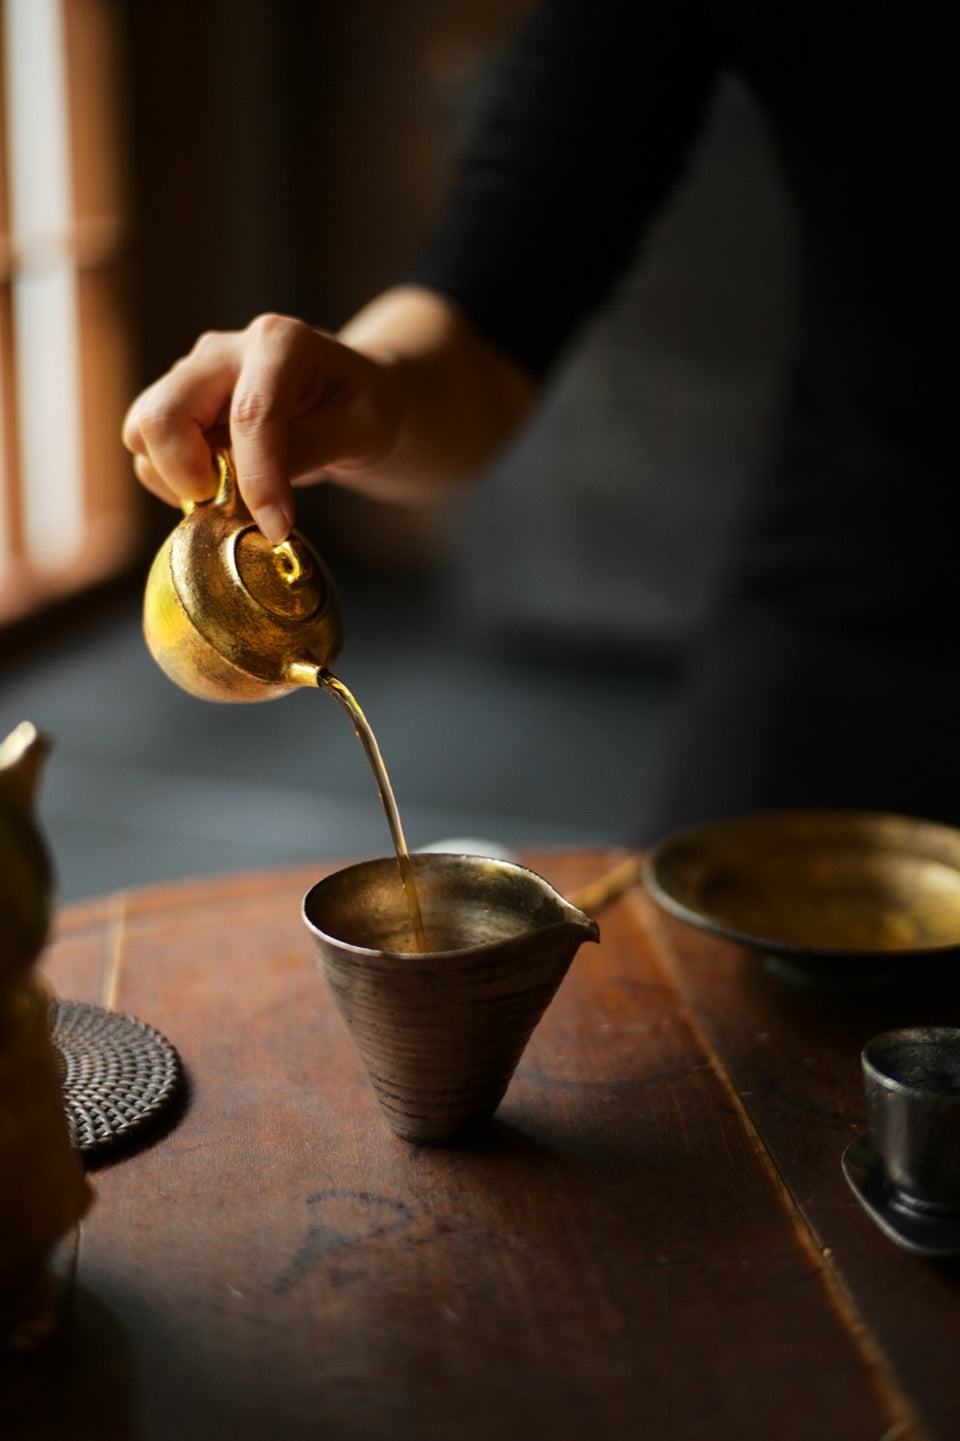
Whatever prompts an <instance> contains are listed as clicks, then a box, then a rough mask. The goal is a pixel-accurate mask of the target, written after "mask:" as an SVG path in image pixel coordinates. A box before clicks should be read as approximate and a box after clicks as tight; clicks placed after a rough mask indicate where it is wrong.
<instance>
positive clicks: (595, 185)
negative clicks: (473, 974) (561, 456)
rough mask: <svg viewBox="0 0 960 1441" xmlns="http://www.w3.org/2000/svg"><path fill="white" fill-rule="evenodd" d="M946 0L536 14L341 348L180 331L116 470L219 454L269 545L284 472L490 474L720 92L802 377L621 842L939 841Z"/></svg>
mask: <svg viewBox="0 0 960 1441" xmlns="http://www.w3.org/2000/svg"><path fill="white" fill-rule="evenodd" d="M946 8H947V7H943V6H941V5H940V4H939V3H938V0H936V3H935V0H911V3H910V4H909V5H908V4H907V3H906V0H890V3H889V4H887V5H884V6H879V7H878V6H876V5H873V4H870V3H868V0H830V3H829V4H827V3H825V0H804V3H802V4H801V3H799V0H774V3H765V4H756V3H751V0H594V3H593V4H591V5H589V6H586V5H583V4H582V0H541V3H539V4H538V5H537V6H536V7H535V8H534V9H533V10H532V12H531V13H530V14H529V16H527V17H526V18H525V20H524V21H523V23H522V24H521V25H520V26H519V28H518V32H517V35H516V37H515V39H514V40H513V41H512V43H511V44H510V46H509V47H508V48H507V50H506V52H505V54H504V55H503V56H502V57H501V58H500V61H499V63H498V67H497V69H496V72H495V75H494V78H493V79H492V80H491V82H490V83H489V85H488V86H487V89H486V93H485V96H484V102H483V104H482V105H481V106H480V113H479V115H478V116H477V119H476V122H475V124H474V127H473V130H472V133H471V136H470V138H469V139H468V141H467V142H466V144H465V146H464V150H463V154H462V157H461V160H460V163H459V167H458V171H457V175H456V177H455V180H454V183H453V185H452V187H451V193H450V196H449V198H448V201H447V204H446V206H445V209H444V212H443V214H442V216H441V219H440V220H439V222H438V224H437V225H436V227H435V228H434V230H433V231H432V233H431V234H430V235H429V236H428V237H427V238H426V240H425V243H424V245H423V247H422V250H421V252H420V254H419V255H418V257H417V258H416V260H415V262H414V264H413V265H412V267H411V268H410V270H409V272H408V273H407V274H405V275H404V276H402V277H401V278H400V279H399V281H398V284H397V285H396V286H394V287H393V288H391V289H389V290H388V291H387V292H385V293H384V294H382V295H380V296H378V297H376V298H374V299H373V300H372V301H371V302H370V303H369V304H368V305H367V306H366V307H365V308H364V309H362V310H361V311H360V313H359V314H358V315H357V316H356V317H355V318H353V319H352V320H351V321H350V322H349V323H348V324H347V325H346V327H345V328H344V329H343V330H342V331H341V332H340V334H339V335H337V336H333V335H330V334H327V333H325V332H323V331H322V330H319V329H317V328H315V327H313V326H311V325H309V324H307V323H306V322H304V321H301V320H298V319H294V318H291V317H284V316H279V315H266V316H261V317H258V318H257V319H255V320H254V321H253V322H252V323H251V324H250V325H249V326H248V327H247V328H246V329H245V330H242V331H236V332H229V333H225V332H221V333H213V334H207V335H204V336H202V337H201V338H200V339H199V341H198V342H197V344H196V345H195V346H194V348H193V349H192V351H191V352H190V354H189V355H187V356H186V357H184V358H183V359H182V360H180V361H178V362H177V363H176V364H175V365H174V366H173V368H172V369H171V370H170V371H169V373H168V374H167V375H165V376H164V377H162V378H161V379H160V380H158V381H157V382H156V383H155V384H154V385H152V386H150V387H149V388H148V389H147V390H146V391H145V392H144V393H143V394H142V395H141V396H140V397H139V398H138V399H137V400H136V401H135V402H134V404H133V405H132V407H131V409H130V411H129V414H128V416H127V419H126V422H125V425H124V440H125V442H126V444H127V446H128V447H129V449H130V450H131V451H132V453H133V456H134V467H135V470H136V473H137V475H138V476H139V479H140V480H141V482H142V483H143V484H144V485H145V486H147V487H148V488H149V489H151V490H152V491H154V492H156V493H157V494H158V495H161V496H163V497H165V498H166V499H168V500H171V501H175V500H179V499H180V498H184V497H189V498H194V499H198V498H202V497H203V496H205V495H207V494H209V492H210V486H211V473H212V472H211V448H212V447H214V446H216V445H218V444H221V443H224V442H225V441H229V444H230V445H231V446H232V448H233V454H234V459H235V463H236V469H237V474H238V482H239V486H240V490H241V492H242V494H243V495H244V497H245V499H246V501H247V503H248V505H249V506H250V509H251V511H252V513H253V515H254V517H255V518H256V520H257V523H258V524H259V526H260V527H261V529H262V530H263V532H264V534H265V535H266V536H267V537H268V538H269V539H271V540H274V541H279V540H281V539H282V538H283V537H284V536H285V534H286V533H287V532H288V531H289V529H290V528H291V526H292V525H293V521H294V500H293V495H294V489H293V488H294V487H295V486H299V485H304V484H307V483H311V482H314V481H318V480H331V481H335V482H337V483H340V484H343V485H348V486H353V487H356V488H357V489H359V490H362V491H365V492H367V493H369V494H373V495H377V496H379V497H381V498H384V499H387V500H392V501H396V502H399V503H402V502H404V501H410V500H417V499H420V498H421V497H423V496H425V495H436V494H438V493H441V492H443V491H446V490H449V489H451V488H453V487H455V486H457V485H460V484H462V483H464V482H465V481H467V480H469V479H471V478H472V477H474V476H476V475H477V474H479V473H481V472H482V471H483V469H484V467H485V466H486V465H487V464H488V463H489V462H490V461H491V460H492V458H493V457H494V456H495V455H496V454H497V453H498V452H499V451H500V450H501V449H502V448H503V447H504V446H505V445H506V444H507V443H508V442H509V441H510V439H511V437H512V436H513V435H514V434H515V433H516V431H517V429H518V427H520V426H521V425H522V424H523V422H524V421H525V419H526V418H527V417H528V415H529V414H530V412H531V409H532V407H533V406H534V405H535V404H536V402H537V399H538V396H539V395H540V394H541V393H542V391H543V389H544V387H545V386H547V385H549V383H550V380H551V378H552V376H553V374H554V373H555V372H556V370H557V369H558V368H559V367H560V366H561V365H562V363H563V359H564V356H565V354H566V353H567V352H568V350H569V348H570V347H571V346H572V345H573V344H574V343H575V341H576V338H577V336H578V334H579V333H580V332H581V330H582V327H583V325H584V323H585V321H586V320H587V318H588V317H589V316H590V315H592V314H593V313H595V311H596V310H597V308H598V307H600V306H602V305H603V304H605V303H607V301H608V298H609V296H610V295H611V293H612V291H613V290H614V287H615V285H616V282H617V280H618V278H619V277H620V276H621V275H622V274H623V273H624V272H625V270H626V269H627V268H628V267H629V266H630V265H631V264H632V263H633V259H634V255H635V253H636V251H637V249H638V246H639V245H640V243H641V242H642V239H643V236H644V235H645V233H646V232H647V230H648V228H649V226H650V224H651V222H652V220H653V219H654V217H655V216H656V215H657V214H658V212H659V211H660V209H661V207H662V206H663V204H664V203H665V200H666V198H667V197H668V195H669V194H670V192H671V190H672V188H673V187H674V185H675V184H676V183H677V182H678V181H679V179H680V178H681V177H682V175H683V173H684V170H685V167H686V164H687V161H688V158H689V156H690V153H691V151H692V149H693V146H694V144H695V141H696V138H697V136H698V134H699V133H700V131H701V130H702V127H703V124H704V119H705V116H706V115H707V113H708V111H709V107H710V102H711V98H712V96H713V94H714V92H715V89H716V87H717V84H718V81H719V78H720V77H721V76H723V75H725V74H734V75H736V76H737V77H738V79H739V80H740V82H741V83H742V84H744V85H745V86H746V87H747V88H748V90H749V91H750V92H751V93H752V95H753V97H754V98H755V100H756V103H757V104H758V106H759V107H760V108H761V110H762V112H763V114H764V115H765V117H766V120H767V122H768V124H769V128H770V133H771V136H772V140H773V145H774V147H775V152H776V155H777V158H778V162H779V165H780V167H781V169H782V172H783V174H784V176H785V179H786V183H787V186H788V188H789V193H790V195H791V201H792V205H793V208H794V214H795V221H796V231H797V248H798V255H799V260H798V271H799V274H798V286H797V293H798V301H797V307H796V312H797V313H796V325H795V335H794V337H793V340H794V360H793V365H792V368H791V372H790V376H789V380H788V383H787V384H786V386H785V393H784V396H783V403H782V407H781V410H780V413H779V415H778V418H777V423H776V426H775V428H774V435H773V438H772V442H771V446H770V453H769V455H768V457H767V459H766V462H765V466H764V471H763V475H762V477H761V481H762V483H761V484H759V485H758V487H757V495H756V500H755V504H754V508H753V511H752V513H751V516H750V518H749V523H748V525H747V526H746V527H745V533H744V535H743V537H742V540H741V542H740V544H739V547H738V550H737V554H736V557H735V563H734V565H733V566H732V569H731V580H730V584H729V586H728V588H727V590H726V591H725V593H724V595H722V596H720V597H718V600H717V605H716V610H715V615H714V618H713V621H712V623H711V626H710V627H709V628H708V630H707V633H706V635H705V636H704V640H703V645H702V647H701V655H700V658H699V660H698V661H696V662H695V663H694V664H693V665H692V666H691V668H690V676H689V681H688V684H687V688H686V692H685V695H684V699H683V702H682V704H681V706H680V709H679V713H678V716H677V719H676V723H675V725H674V726H673V727H672V728H671V729H672V745H671V747H670V749H669V750H668V753H667V756H666V758H665V760H664V764H663V766H662V768H661V773H660V776H659V778H658V784H657V786H656V787H655V791H654V794H652V795H651V797H650V798H649V806H648V809H647V811H646V813H645V815H644V816H643V817H641V818H639V819H638V827H637V836H636V838H637V839H639V840H650V839H653V838H655V837H656V836H658V835H660V834H662V833H663V832H664V831H665V830H669V829H673V828H675V827H677V826H679V825H686V824H690V823H693V822H696V821H699V820H704V819H708V818H712V817H717V816H721V815H729V814H734V813H737V812H742V811H747V810H756V809H765V808H773V807H789V806H842V807H853V808H867V809H881V810H884V809H885V810H895V811H901V812H905V813H912V814H922V815H925V816H928V817H931V818H939V819H943V820H947V821H950V822H955V823H960V760H958V754H960V747H958V745H957V741H956V731H957V727H956V720H957V717H958V715H960V665H958V664H957V638H956V628H955V625H954V619H953V616H954V604H953V602H954V595H955V587H956V582H955V579H954V576H955V567H956V536H957V534H958V533H960V486H958V485H957V484H956V480H955V462H954V455H953V450H954V441H953V434H952V411H953V392H954V388H955V345H956V336H957V314H956V295H957V287H956V283H955V275H954V266H955V256H956V254H957V253H958V247H957V239H958V237H957V222H956V211H957V207H956V206H955V205H954V204H953V203H952V191H953V186H954V182H955V178H956V171H955V161H956V148H957V147H956V140H957V126H956V118H957V117H956V111H957V99H956V96H957V89H956V86H955V84H954V77H953V73H952V66H953V59H952V56H953V49H952V44H951V43H950V42H949V41H948V38H947V34H946V25H947V21H946Z"/></svg>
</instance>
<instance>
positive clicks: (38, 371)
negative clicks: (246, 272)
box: [0, 0, 138, 624]
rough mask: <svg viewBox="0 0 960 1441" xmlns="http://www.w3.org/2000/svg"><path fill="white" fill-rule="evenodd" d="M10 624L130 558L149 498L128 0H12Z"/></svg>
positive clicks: (3, 410) (4, 600) (4, 538)
mask: <svg viewBox="0 0 960 1441" xmlns="http://www.w3.org/2000/svg"><path fill="white" fill-rule="evenodd" d="M0 19H2V24H0V624H2V623H3V622H5V621H9V620H11V619H13V618H15V617H16V616H18V615H24V614H27V613H29V612H31V611H35V610H37V609H39V608H40V607H42V606H43V605H44V604H46V603H47V602H49V601H51V600H53V599H56V598H61V597H63V596H65V595H69V594H70V593H72V592H75V591H77V590H79V589H82V588H83V587H85V586H87V585H90V584H91V583H93V582H95V581H98V580H101V579H103V578H105V577H106V576H109V575H110V574H112V573H115V572H117V571H118V570H120V569H122V568H123V567H124V566H125V565H126V564H127V563H129V561H130V560H131V559H132V557H133V555H134V554H135V551H136V547H137V540H138V534H137V524H136V521H137V516H138V497H137V495H136V487H135V486H134V485H133V483H132V479H131V471H130V466H129V463H128V461H127V459H126V457H125V454H124V452H123V450H122V448H121V446H120V441H119V427H120V422H121V419H122V414H123V409H124V406H125V403H126V400H127V398H128V396H129V389H130V381H129V377H130V373H131V369H130V364H129V359H128V354H129V335H128V323H127V320H126V316H125V307H126V299H125V288H126V277H125V243H126V228H127V222H126V214H125V211H126V201H125V194H124V191H125V186H124V159H125V157H124V153H123V133H124V128H125V127H124V124H123V117H122V115H121V99H122V96H123V93H124V91H123V87H122V84H121V79H122V75H121V56H120V36H121V26H120V17H119V13H118V8H117V3H116V0H0Z"/></svg>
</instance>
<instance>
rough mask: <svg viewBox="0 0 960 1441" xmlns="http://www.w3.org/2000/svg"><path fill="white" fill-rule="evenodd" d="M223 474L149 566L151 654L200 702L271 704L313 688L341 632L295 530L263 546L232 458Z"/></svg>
mask: <svg viewBox="0 0 960 1441" xmlns="http://www.w3.org/2000/svg"><path fill="white" fill-rule="evenodd" d="M217 466H218V470H219V477H220V483H219V488H218V490H217V494H216V495H215V496H214V498H213V499H212V500H210V501H205V502H203V503H201V504H198V505H188V506H185V510H186V514H185V515H184V518H183V520H181V521H180V523H179V525H177V526H176V527H175V528H174V530H173V531H172V532H171V533H170V535H169V536H168V537H167V539H166V540H165V541H164V543H163V545H162V546H161V548H160V550H159V551H158V552H157V555H156V558H155V559H154V562H153V565H152V566H151V569H150V574H149V576H148V578H147V586H146V593H145V596H144V607H143V629H144V635H145V637H146V641H147V645H148V647H149V649H150V653H151V655H152V656H153V658H154V660H155V661H156V662H157V664H158V665H159V666H160V668H161V670H163V671H164V672H165V673H166V674H167V675H168V676H169V677H170V679H171V680H173V681H174V682H175V683H176V684H177V685H179V686H180V687H181V688H182V689H183V690H186V691H189V693H190V694H191V695H195V696H199V697H200V698H201V699H202V700H218V701H257V700H269V699H272V698H273V697H275V696H279V695H285V694H287V692H288V691H290V690H292V689H294V688H295V687H296V686H300V685H311V684H313V685H315V684H316V683H317V672H318V669H319V668H320V667H323V666H327V665H331V664H332V663H333V662H334V661H335V660H336V658H337V655H338V654H339V651H340V645H341V641H342V634H343V625H342V619H341V614H340V604H339V600H338V597H337V593H336V589H335V587H334V584H333V580H332V578H331V576H330V573H329V571H328V570H327V567H326V566H325V564H324V562H323V560H322V559H321V557H320V556H319V555H318V553H317V552H316V550H315V549H314V548H313V546H312V545H311V544H310V542H309V541H308V540H307V539H306V537H305V536H302V535H300V534H299V533H298V532H297V531H294V532H293V534H292V535H290V536H289V537H288V539H287V540H285V541H283V542H282V543H281V544H280V545H277V546H273V545H271V544H270V542H269V541H267V540H265V539H264V537H263V536H262V535H261V533H260V531H259V530H258V529H257V527H256V526H255V525H254V523H253V520H252V517H251V516H250V513H249V511H248V510H247V508H246V506H245V505H244V503H243V500H242V498H241V496H240V494H239V491H238V490H237V487H236V478H235V475H234V471H233V466H232V464H231V461H230V457H229V456H228V454H227V452H226V451H219V452H218V454H217Z"/></svg>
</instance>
